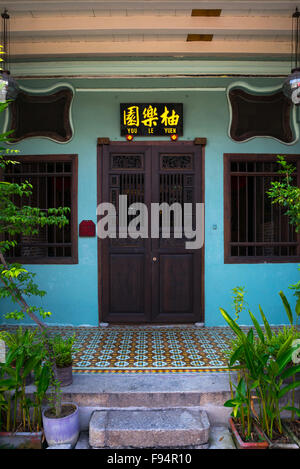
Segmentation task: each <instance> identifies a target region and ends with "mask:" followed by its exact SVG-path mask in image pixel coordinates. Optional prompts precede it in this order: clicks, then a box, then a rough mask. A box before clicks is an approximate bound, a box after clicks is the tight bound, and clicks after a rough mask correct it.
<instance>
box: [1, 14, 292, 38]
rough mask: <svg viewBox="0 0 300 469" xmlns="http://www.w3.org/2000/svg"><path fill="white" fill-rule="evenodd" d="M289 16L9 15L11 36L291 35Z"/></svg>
mask: <svg viewBox="0 0 300 469" xmlns="http://www.w3.org/2000/svg"><path fill="white" fill-rule="evenodd" d="M290 31H291V20H290V18H280V17H275V18H274V17H272V18H271V17H246V16H243V17H230V16H224V17H222V16H219V17H198V16H190V17H176V16H174V17H169V18H168V21H166V18H165V17H157V16H147V17H145V16H127V17H122V18H121V17H99V16H98V17H80V16H78V17H77V16H76V17H72V18H62V17H55V18H53V17H49V18H27V17H26V18H25V17H24V18H18V17H16V18H12V19H11V22H10V32H11V37H12V39H13V36H14V35H21V36H23V35H24V36H25V35H29V36H34V35H43V34H44V35H55V34H59V35H68V34H76V33H80V34H90V33H92V34H95V33H98V34H137V33H139V34H181V33H183V34H230V35H234V34H239V35H242V34H247V35H249V34H253V33H255V34H259V35H268V34H272V35H274V34H276V35H280V34H283V35H290Z"/></svg>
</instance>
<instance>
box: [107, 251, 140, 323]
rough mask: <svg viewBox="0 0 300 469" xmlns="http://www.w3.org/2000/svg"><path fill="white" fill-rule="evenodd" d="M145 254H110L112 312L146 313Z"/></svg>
mask: <svg viewBox="0 0 300 469" xmlns="http://www.w3.org/2000/svg"><path fill="white" fill-rule="evenodd" d="M144 257H145V256H144V254H132V253H131V254H111V255H110V262H109V266H110V308H109V309H110V312H111V313H113V314H115V313H122V314H124V315H128V314H130V313H141V314H145V304H144V291H145V276H144V271H145V260H144Z"/></svg>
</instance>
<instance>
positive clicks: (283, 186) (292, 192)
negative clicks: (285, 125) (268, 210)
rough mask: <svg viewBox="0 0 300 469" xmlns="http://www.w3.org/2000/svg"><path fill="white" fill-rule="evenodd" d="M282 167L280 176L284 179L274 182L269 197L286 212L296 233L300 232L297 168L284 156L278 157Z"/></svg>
mask: <svg viewBox="0 0 300 469" xmlns="http://www.w3.org/2000/svg"><path fill="white" fill-rule="evenodd" d="M277 162H278V164H279V165H280V169H279V170H278V174H279V175H281V176H282V177H281V178H280V180H279V181H272V182H271V188H270V189H269V190H268V191H267V195H268V196H269V197H270V198H271V199H273V200H272V204H279V205H280V206H281V207H283V208H284V209H285V210H286V211H285V214H286V215H287V216H288V217H289V222H290V223H291V224H292V225H294V226H295V229H296V232H299V231H300V187H298V186H297V185H295V182H294V173H295V171H296V167H295V166H294V165H293V164H289V163H288V162H287V160H286V158H285V157H284V156H282V155H277Z"/></svg>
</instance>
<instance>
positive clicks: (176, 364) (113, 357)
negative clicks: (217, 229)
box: [0, 325, 276, 373]
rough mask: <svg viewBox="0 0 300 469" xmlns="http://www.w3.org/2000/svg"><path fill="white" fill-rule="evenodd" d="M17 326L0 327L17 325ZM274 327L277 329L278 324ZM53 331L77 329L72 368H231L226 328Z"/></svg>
mask: <svg viewBox="0 0 300 469" xmlns="http://www.w3.org/2000/svg"><path fill="white" fill-rule="evenodd" d="M17 327H18V326H0V330H1V329H2V330H3V329H9V330H15V329H16V328H17ZM274 329H276V328H274ZM50 331H51V334H60V335H62V336H63V337H68V336H71V335H72V334H73V333H74V332H75V334H76V341H75V344H74V346H75V349H76V352H75V353H74V356H73V372H74V373H99V372H100V373H106V372H110V373H111V372H114V373H141V372H143V373H165V372H174V373H184V372H195V373H196V372H212V371H213V372H216V371H227V360H226V354H225V353H226V350H228V349H229V345H230V342H231V340H232V339H233V338H234V334H233V332H232V331H231V329H229V328H228V327H203V328H199V327H196V326H192V325H191V326H173V327H170V326H168V327H166V326H161V327H157V326H155V327H153V326H109V327H107V328H105V329H102V328H101V329H100V328H97V327H71V326H69V327H64V326H61V327H58V326H55V327H50Z"/></svg>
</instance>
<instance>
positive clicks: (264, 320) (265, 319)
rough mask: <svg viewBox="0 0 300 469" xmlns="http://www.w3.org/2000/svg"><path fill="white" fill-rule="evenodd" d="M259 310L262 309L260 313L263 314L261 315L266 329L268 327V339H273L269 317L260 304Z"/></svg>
mask: <svg viewBox="0 0 300 469" xmlns="http://www.w3.org/2000/svg"><path fill="white" fill-rule="evenodd" d="M259 310H260V314H261V317H262V320H263V322H264V326H265V329H266V334H267V336H268V339H269V340H271V339H272V329H271V327H270V325H269V323H268V321H267V318H266V316H265V315H264V312H263V310H262V308H261V306H260V305H259Z"/></svg>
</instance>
